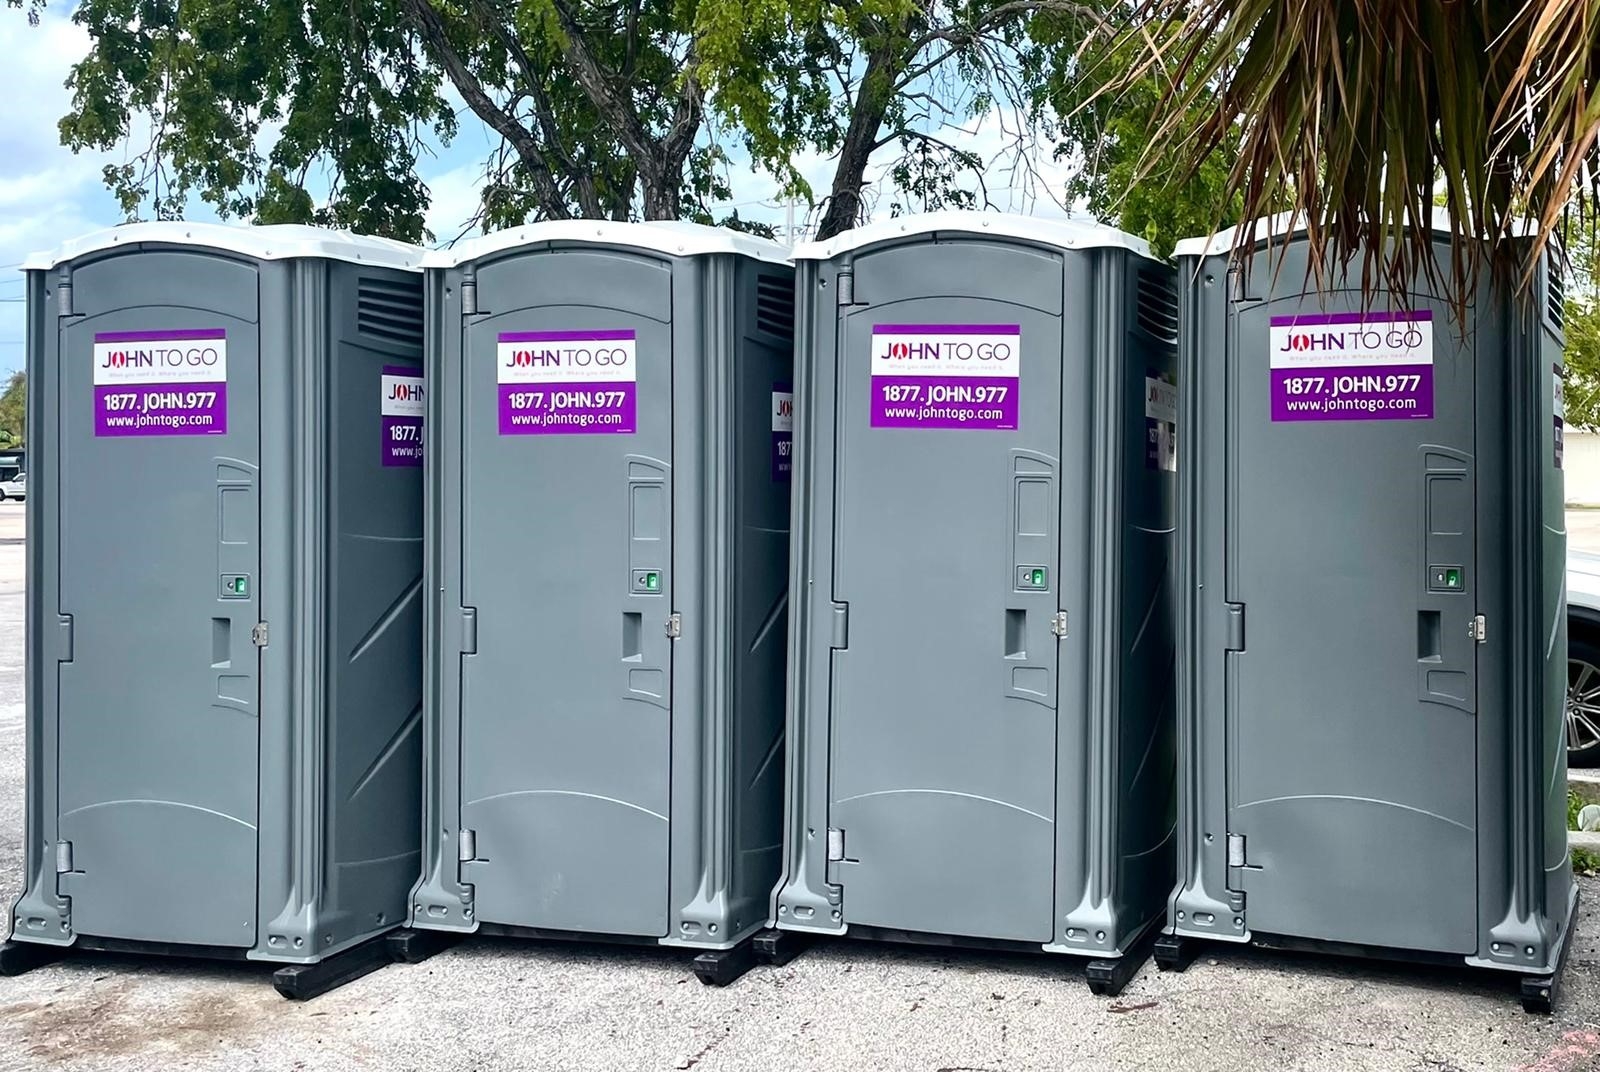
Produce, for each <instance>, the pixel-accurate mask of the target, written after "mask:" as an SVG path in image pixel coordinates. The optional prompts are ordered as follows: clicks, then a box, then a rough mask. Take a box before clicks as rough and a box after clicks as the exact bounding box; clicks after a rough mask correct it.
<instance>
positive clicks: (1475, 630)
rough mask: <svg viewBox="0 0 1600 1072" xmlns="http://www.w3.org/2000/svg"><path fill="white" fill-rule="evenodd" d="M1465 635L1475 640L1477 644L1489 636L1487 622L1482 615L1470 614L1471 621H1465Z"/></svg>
mask: <svg viewBox="0 0 1600 1072" xmlns="http://www.w3.org/2000/svg"><path fill="white" fill-rule="evenodd" d="M1467 637H1468V639H1470V640H1476V641H1477V642H1478V643H1479V644H1482V643H1483V642H1484V641H1485V640H1487V639H1488V638H1489V623H1488V622H1487V621H1485V620H1484V617H1483V615H1481V614H1474V615H1473V616H1472V621H1470V622H1468V623H1467Z"/></svg>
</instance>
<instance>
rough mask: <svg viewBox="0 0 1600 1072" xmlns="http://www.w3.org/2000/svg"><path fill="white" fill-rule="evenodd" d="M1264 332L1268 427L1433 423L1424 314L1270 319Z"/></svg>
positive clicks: (1428, 322) (1429, 337) (1428, 319)
mask: <svg viewBox="0 0 1600 1072" xmlns="http://www.w3.org/2000/svg"><path fill="white" fill-rule="evenodd" d="M1269 332H1270V343H1269V345H1270V347H1271V366H1272V419H1273V420H1274V421H1394V420H1401V421H1406V420H1426V419H1429V418H1431V417H1432V416H1433V314H1432V313H1431V312H1427V311H1423V312H1381V311H1380V312H1370V313H1331V314H1315V315H1301V316H1275V317H1273V318H1272V322H1271V325H1270V327H1269Z"/></svg>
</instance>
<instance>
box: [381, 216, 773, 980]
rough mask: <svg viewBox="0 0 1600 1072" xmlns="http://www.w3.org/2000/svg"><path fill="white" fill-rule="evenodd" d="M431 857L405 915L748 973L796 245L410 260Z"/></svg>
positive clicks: (424, 922) (504, 247)
mask: <svg viewBox="0 0 1600 1072" xmlns="http://www.w3.org/2000/svg"><path fill="white" fill-rule="evenodd" d="M425 263H426V267H427V282H426V286H427V293H428V318H429V319H428V323H429V343H428V355H429V356H428V363H429V370H430V371H429V373H428V375H429V378H430V383H431V384H432V385H433V389H434V390H433V394H432V395H431V396H430V398H429V417H428V419H429V420H430V421H431V422H433V423H432V424H431V425H430V427H432V428H434V429H436V434H434V435H433V436H432V438H431V445H432V448H433V449H434V453H433V455H432V464H431V465H430V467H429V470H428V506H427V514H428V525H429V528H428V548H429V549H428V554H427V590H428V598H429V601H430V605H429V609H428V625H427V650H428V657H427V671H426V681H425V694H426V703H425V705H424V715H423V719H424V725H425V734H424V740H425V744H424V761H423V762H424V786H425V788H424V806H423V807H424V835H423V837H424V845H425V849H424V854H423V855H424V870H423V877H422V880H421V882H420V884H419V885H418V887H417V889H416V891H415V893H414V895H413V897H412V916H411V924H412V926H413V927H414V928H420V929H421V930H413V931H412V932H409V933H407V934H405V935H403V936H397V940H396V942H395V943H394V944H395V945H396V952H397V955H399V956H401V957H402V958H403V959H411V960H416V959H421V958H422V957H424V956H426V955H428V953H429V952H431V951H432V950H434V949H436V948H437V947H438V944H439V942H438V939H439V937H440V936H438V935H435V936H432V937H431V938H430V936H428V935H426V934H424V933H423V932H424V931H428V930H433V931H440V932H454V933H457V934H460V933H465V932H473V931H476V932H478V933H492V934H506V935H521V936H533V937H567V938H601V939H609V940H620V941H627V942H639V943H650V944H660V945H664V946H675V947H680V948H683V949H686V950H690V951H693V952H695V953H697V954H699V955H698V956H697V957H696V958H695V960H694V968H695V971H696V973H697V974H698V975H699V976H700V978H701V979H702V981H705V982H710V983H718V984H721V983H726V982H728V981H730V980H731V979H732V978H735V977H737V976H738V975H739V974H741V973H742V972H743V971H744V970H745V969H746V968H747V967H748V966H749V964H750V963H751V962H752V957H751V943H750V941H749V939H750V937H751V935H752V934H754V933H755V932H756V931H757V930H759V929H760V928H761V927H762V926H763V925H764V923H765V920H766V898H767V895H768V893H769V892H770V891H771V888H772V883H773V881H774V880H775V879H776V877H777V873H778V831H779V825H780V815H781V812H782V807H783V798H782V778H783V762H782V753H783V666H784V654H785V625H786V617H785V615H786V612H787V608H788V554H789V520H788V519H789V466H790V455H789V446H790V421H791V412H792V411H791V406H792V389H791V384H790V376H791V368H792V356H791V347H792V335H793V319H794V291H793V270H792V269H791V268H790V266H789V264H788V261H787V251H786V250H785V249H784V248H783V247H781V246H778V245H776V244H775V243H772V242H769V241H766V240H765V239H761V238H757V237H753V236H750V235H746V234H741V233H738V232H734V231H727V230H720V229H716V228H711V227H704V226H697V225H692V224H667V223H649V224H626V223H612V222H599V221H561V222H548V223H541V224H534V225H531V226H528V227H522V228H514V229H511V230H506V231H501V232H498V233H495V234H491V235H488V236H486V237H483V238H480V239H476V240H473V241H469V242H464V243H461V244H459V245H457V246H456V247H455V248H454V249H452V250H448V251H442V252H440V253H437V254H432V255H430V256H429V257H428V258H427V260H426V262H425Z"/></svg>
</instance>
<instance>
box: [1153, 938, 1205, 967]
mask: <svg viewBox="0 0 1600 1072" xmlns="http://www.w3.org/2000/svg"><path fill="white" fill-rule="evenodd" d="M1199 953H1200V946H1199V944H1198V943H1196V942H1187V941H1184V940H1183V939H1182V938H1179V937H1178V936H1177V935H1176V934H1163V935H1162V936H1161V937H1159V938H1157V939H1156V949H1155V954H1156V967H1158V968H1160V969H1161V970H1162V971H1170V972H1181V971H1184V970H1186V969H1187V968H1188V967H1189V965H1191V964H1193V963H1194V958H1195V957H1196V956H1198V955H1199Z"/></svg>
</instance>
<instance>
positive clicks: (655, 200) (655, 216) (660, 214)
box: [641, 169, 683, 220]
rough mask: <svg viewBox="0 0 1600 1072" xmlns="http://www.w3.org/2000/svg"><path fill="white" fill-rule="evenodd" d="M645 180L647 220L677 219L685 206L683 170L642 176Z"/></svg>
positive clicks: (645, 213) (645, 215)
mask: <svg viewBox="0 0 1600 1072" xmlns="http://www.w3.org/2000/svg"><path fill="white" fill-rule="evenodd" d="M641 178H643V180H644V218H645V219H647V220H675V219H677V218H678V212H679V210H680V209H681V208H682V206H683V183H682V181H681V179H682V170H681V169H680V170H679V171H674V172H669V173H667V174H664V175H658V176H655V177H648V176H641Z"/></svg>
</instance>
